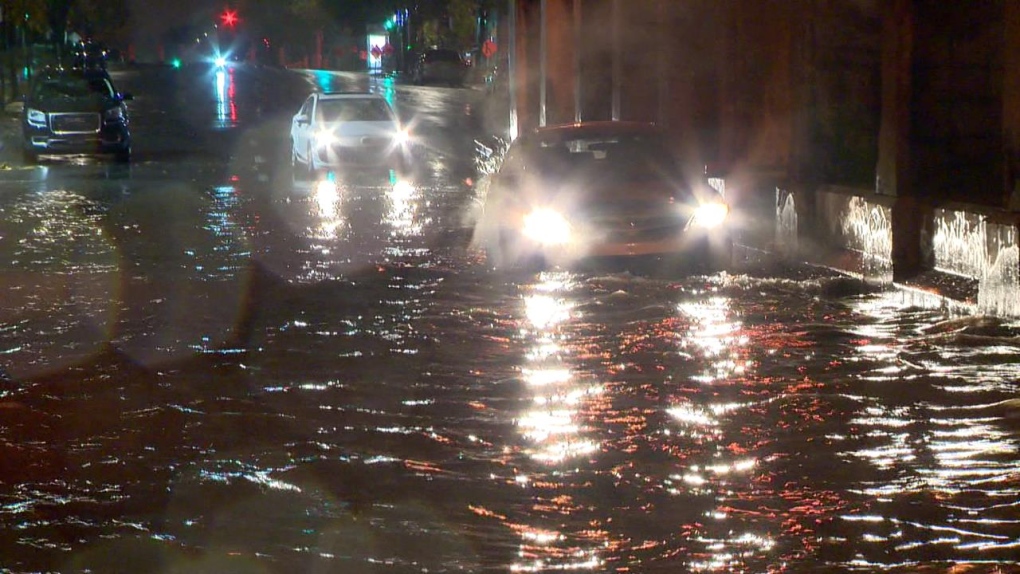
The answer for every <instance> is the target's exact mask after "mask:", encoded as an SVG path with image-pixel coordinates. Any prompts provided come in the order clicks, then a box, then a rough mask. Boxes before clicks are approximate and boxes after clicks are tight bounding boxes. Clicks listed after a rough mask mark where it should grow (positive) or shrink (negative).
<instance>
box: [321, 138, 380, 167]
mask: <svg viewBox="0 0 1020 574" xmlns="http://www.w3.org/2000/svg"><path fill="white" fill-rule="evenodd" d="M366 140H372V141H366ZM333 151H334V153H336V156H337V158H338V159H340V160H341V161H358V162H375V161H383V160H385V159H386V158H387V157H388V156H389V151H390V150H389V140H388V139H381V138H364V139H363V140H362V145H359V146H343V145H341V146H334V148H333Z"/></svg>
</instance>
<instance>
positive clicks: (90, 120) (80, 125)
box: [50, 113, 100, 134]
mask: <svg viewBox="0 0 1020 574" xmlns="http://www.w3.org/2000/svg"><path fill="white" fill-rule="evenodd" d="M99 123H100V122H99V114H96V113H58V114H50V126H51V128H52V129H53V133H55V134H91V133H96V132H98V131H99Z"/></svg>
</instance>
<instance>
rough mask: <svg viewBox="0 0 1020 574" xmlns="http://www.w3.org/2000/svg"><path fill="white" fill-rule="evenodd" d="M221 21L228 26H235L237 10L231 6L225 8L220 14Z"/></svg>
mask: <svg viewBox="0 0 1020 574" xmlns="http://www.w3.org/2000/svg"><path fill="white" fill-rule="evenodd" d="M220 22H222V23H223V25H224V26H226V27H227V28H233V27H234V26H236V25H237V10H231V9H230V8H224V9H223V12H222V13H221V14H220Z"/></svg>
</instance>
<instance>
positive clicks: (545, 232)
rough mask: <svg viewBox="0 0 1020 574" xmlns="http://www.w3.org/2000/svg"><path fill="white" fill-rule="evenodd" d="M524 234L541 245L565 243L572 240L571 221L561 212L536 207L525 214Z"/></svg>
mask: <svg viewBox="0 0 1020 574" xmlns="http://www.w3.org/2000/svg"><path fill="white" fill-rule="evenodd" d="M523 232H524V236H525V237H527V238H529V239H531V240H532V241H535V242H537V243H539V244H541V245H563V244H564V243H567V242H568V241H570V233H571V229H570V222H569V221H567V220H566V219H565V218H564V217H563V216H562V215H560V214H559V212H557V211H555V210H552V209H548V208H542V209H536V210H534V211H532V212H531V213H529V214H527V215H525V216H524V229H523Z"/></svg>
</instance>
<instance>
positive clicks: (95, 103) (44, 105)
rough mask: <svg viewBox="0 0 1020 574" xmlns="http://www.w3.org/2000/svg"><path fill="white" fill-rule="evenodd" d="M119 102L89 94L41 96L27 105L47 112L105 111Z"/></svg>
mask: <svg viewBox="0 0 1020 574" xmlns="http://www.w3.org/2000/svg"><path fill="white" fill-rule="evenodd" d="M117 105H118V102H117V101H116V100H114V99H112V98H106V97H103V96H98V95H96V96H87V97H82V98H41V99H32V100H29V101H28V102H26V104H25V106H26V107H29V108H33V109H37V110H42V111H44V112H47V113H51V114H52V113H61V112H64V113H67V112H70V113H75V112H97V113H98V112H103V111H105V110H108V109H110V108H113V107H116V106H117Z"/></svg>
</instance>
